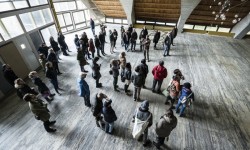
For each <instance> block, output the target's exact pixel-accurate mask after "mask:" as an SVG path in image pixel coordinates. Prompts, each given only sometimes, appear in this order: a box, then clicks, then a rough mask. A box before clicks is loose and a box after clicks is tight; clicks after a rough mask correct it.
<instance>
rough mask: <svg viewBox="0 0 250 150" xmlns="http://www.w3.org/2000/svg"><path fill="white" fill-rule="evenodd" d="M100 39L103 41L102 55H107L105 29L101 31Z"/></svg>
mask: <svg viewBox="0 0 250 150" xmlns="http://www.w3.org/2000/svg"><path fill="white" fill-rule="evenodd" d="M99 40H100V43H101V51H102V55H103V56H105V55H106V53H105V50H104V48H105V35H104V33H103V31H100V33H99Z"/></svg>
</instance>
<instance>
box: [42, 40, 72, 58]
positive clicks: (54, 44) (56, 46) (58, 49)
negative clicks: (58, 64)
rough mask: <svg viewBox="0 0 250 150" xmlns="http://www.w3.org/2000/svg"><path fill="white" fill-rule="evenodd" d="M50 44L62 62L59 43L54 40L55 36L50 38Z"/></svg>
mask: <svg viewBox="0 0 250 150" xmlns="http://www.w3.org/2000/svg"><path fill="white" fill-rule="evenodd" d="M49 42H50V45H51V47H52V48H53V50H54V52H55V53H56V57H57V59H59V60H61V58H59V53H60V48H59V46H58V43H57V42H56V41H55V40H54V38H53V36H51V37H50V38H49ZM66 54H67V53H66ZM46 58H47V56H46Z"/></svg>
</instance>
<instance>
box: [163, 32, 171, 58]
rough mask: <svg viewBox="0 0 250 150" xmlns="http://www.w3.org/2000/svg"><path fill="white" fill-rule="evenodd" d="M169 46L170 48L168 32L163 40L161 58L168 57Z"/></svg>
mask: <svg viewBox="0 0 250 150" xmlns="http://www.w3.org/2000/svg"><path fill="white" fill-rule="evenodd" d="M170 46H171V35H170V33H169V32H168V33H167V36H166V38H165V40H164V53H163V56H164V57H166V56H170V55H169V50H170Z"/></svg>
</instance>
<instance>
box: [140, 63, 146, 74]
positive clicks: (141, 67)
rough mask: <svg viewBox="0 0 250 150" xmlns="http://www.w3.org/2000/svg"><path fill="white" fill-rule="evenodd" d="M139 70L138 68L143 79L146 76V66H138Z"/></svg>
mask: <svg viewBox="0 0 250 150" xmlns="http://www.w3.org/2000/svg"><path fill="white" fill-rule="evenodd" d="M139 68H140V71H139V73H140V74H142V75H143V76H144V77H146V76H147V74H148V65H147V64H143V63H141V64H140V65H139Z"/></svg>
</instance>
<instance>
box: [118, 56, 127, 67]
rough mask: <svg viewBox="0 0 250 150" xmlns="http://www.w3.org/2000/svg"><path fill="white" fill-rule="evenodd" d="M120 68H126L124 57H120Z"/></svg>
mask: <svg viewBox="0 0 250 150" xmlns="http://www.w3.org/2000/svg"><path fill="white" fill-rule="evenodd" d="M119 60H120V67H121V68H122V69H125V66H126V57H121V56H120V59H119Z"/></svg>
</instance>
